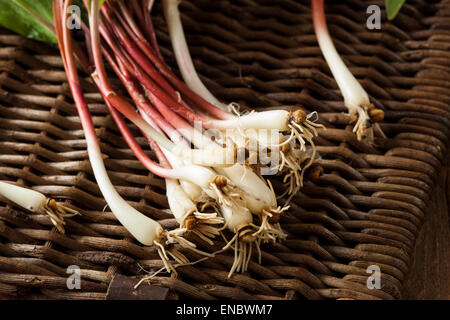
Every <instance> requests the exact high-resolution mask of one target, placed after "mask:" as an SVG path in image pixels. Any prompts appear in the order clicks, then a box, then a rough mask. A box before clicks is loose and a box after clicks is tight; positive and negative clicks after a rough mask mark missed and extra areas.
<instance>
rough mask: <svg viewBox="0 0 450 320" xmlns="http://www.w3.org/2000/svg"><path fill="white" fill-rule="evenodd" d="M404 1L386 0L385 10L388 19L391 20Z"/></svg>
mask: <svg viewBox="0 0 450 320" xmlns="http://www.w3.org/2000/svg"><path fill="white" fill-rule="evenodd" d="M404 3H405V0H386V1H385V5H386V12H387V17H388V20H392V19H394V18H395V17H396V16H397V13H398V12H399V11H400V9H401V7H402V6H403V4H404Z"/></svg>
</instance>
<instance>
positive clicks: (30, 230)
mask: <svg viewBox="0 0 450 320" xmlns="http://www.w3.org/2000/svg"><path fill="white" fill-rule="evenodd" d="M330 3H339V4H328V5H327V7H326V10H327V19H328V22H329V28H330V32H331V34H332V35H333V38H334V40H335V43H336V46H337V49H338V50H339V52H340V53H342V54H343V57H344V60H345V62H346V63H347V64H348V65H349V66H350V69H351V71H352V72H353V73H354V74H355V75H356V76H357V77H358V79H359V80H360V82H361V84H362V85H363V86H364V87H365V88H366V89H367V91H368V92H369V94H370V95H371V99H372V101H373V102H374V103H375V104H376V105H378V106H382V107H383V108H385V110H386V112H385V113H386V119H385V121H384V123H382V125H381V126H382V129H383V130H384V132H385V133H386V134H387V135H388V137H389V139H387V140H384V141H378V147H377V148H372V147H369V146H367V145H365V144H363V143H361V142H358V141H357V140H356V139H355V136H354V135H353V134H352V132H351V129H352V126H351V125H350V124H349V118H348V117H347V116H346V115H345V114H344V113H342V112H343V111H345V108H344V105H343V102H342V97H341V95H340V93H339V91H338V88H337V85H336V83H335V81H334V79H333V78H332V77H331V74H330V71H329V69H328V67H327V65H326V63H325V61H324V59H323V58H322V55H321V53H320V50H319V47H318V45H317V42H316V39H315V37H314V34H313V27H312V21H311V13H310V9H309V1H306V0H302V1H294V0H279V1H276V0H236V1H226V0H224V1H207V0H195V1H190V2H188V1H184V2H183V5H182V6H181V11H182V13H183V23H184V25H185V28H186V33H187V36H188V43H189V45H190V47H191V51H192V54H193V57H194V58H195V64H196V66H197V68H198V71H199V72H200V73H201V75H202V76H204V81H205V83H206V84H207V86H208V87H210V88H211V90H212V91H213V92H214V93H215V94H216V95H217V96H218V97H220V98H221V99H222V100H224V101H237V102H239V103H240V104H242V105H247V106H253V107H272V106H279V105H302V106H303V107H304V108H305V109H307V110H308V111H312V110H317V111H319V115H320V118H321V119H322V121H323V123H325V124H326V125H327V127H328V130H326V131H321V135H320V137H319V138H318V139H317V144H318V145H319V147H318V151H319V152H320V155H321V157H322V159H321V161H320V162H321V165H322V166H323V168H324V169H325V173H324V174H323V175H322V176H321V177H320V178H319V179H317V180H314V181H307V183H306V186H305V187H304V188H303V190H302V191H301V193H300V194H299V196H298V197H297V198H296V199H295V201H294V202H295V205H293V207H292V208H291V210H289V212H287V213H286V214H285V215H284V216H283V218H282V221H281V222H282V227H283V229H284V230H285V231H287V232H289V234H290V236H289V238H288V240H286V241H284V242H283V243H281V244H277V245H270V246H265V247H263V263H262V265H259V264H257V263H256V262H251V263H250V265H249V271H248V273H245V274H236V275H234V276H233V277H232V278H231V279H228V278H227V274H228V270H229V268H230V266H231V264H232V260H233V258H232V253H231V252H230V253H225V254H220V255H218V256H217V257H216V258H213V259H209V260H206V261H204V262H201V263H199V264H196V265H193V266H189V267H182V268H180V269H179V273H180V274H179V276H178V277H177V278H175V277H167V276H165V275H161V276H158V277H155V278H154V280H153V281H152V284H155V285H159V286H165V287H168V288H170V289H171V290H170V291H171V294H170V295H169V298H179V297H191V298H198V299H213V298H234V299H255V298H256V299H264V298H266V299H296V298H308V299H321V298H325V299H337V298H353V299H393V298H394V299H397V298H400V297H401V294H400V293H401V290H402V282H403V279H404V277H405V275H406V273H407V272H408V267H409V264H410V260H411V254H412V252H413V248H414V245H415V240H416V238H417V235H418V232H419V230H420V228H421V225H422V223H423V221H424V219H425V218H426V215H425V213H426V206H427V201H428V200H429V198H430V194H431V192H432V191H433V183H434V181H435V177H436V175H437V172H439V169H440V167H441V162H442V161H443V158H444V155H446V148H447V146H448V137H449V132H448V131H449V126H450V108H449V102H450V81H449V79H450V68H449V67H450V51H449V48H450V1H445V0H444V1H441V2H440V3H439V2H431V1H421V0H414V1H407V4H406V5H405V6H404V7H403V8H402V10H401V12H400V14H399V16H398V17H397V18H396V19H395V21H394V22H392V23H389V22H387V21H383V22H382V29H381V30H373V31H369V30H367V28H366V19H367V17H368V15H367V14H366V13H365V12H366V9H367V6H368V5H369V4H378V5H380V7H382V8H383V3H384V1H373V0H371V1H360V0H350V1H345V3H344V1H339V2H332V1H330ZM158 10H160V9H159V8H156V12H155V18H154V20H155V24H156V27H157V35H158V38H159V40H160V44H161V46H162V51H163V54H164V55H165V56H166V57H167V61H168V62H169V63H170V64H171V65H172V66H175V64H174V59H173V58H172V54H171V49H170V41H169V39H168V36H167V32H166V27H165V24H164V20H163V18H162V17H161V15H160V14H158V12H160V11H158ZM84 78H85V82H84V86H85V92H87V93H88V94H87V98H88V100H89V102H90V108H91V111H92V114H93V116H94V122H95V125H96V127H97V134H98V137H99V138H100V141H101V147H102V151H103V153H104V154H105V157H106V165H107V167H108V169H109V172H110V176H111V178H112V180H113V183H114V184H115V185H116V187H117V190H118V191H119V193H120V194H121V195H123V196H124V197H125V198H126V199H127V200H129V201H130V203H132V204H133V205H134V206H136V208H138V209H139V210H140V211H141V212H143V213H145V214H148V215H149V216H151V217H153V218H155V219H158V220H159V221H160V223H161V224H162V225H163V226H165V227H169V228H170V227H174V226H175V224H176V223H175V221H174V220H173V219H172V217H171V215H170V212H169V211H168V210H167V209H166V208H167V201H166V198H165V195H164V181H163V180H162V179H159V178H157V177H154V176H153V175H152V174H149V173H148V171H146V170H144V168H143V167H142V165H141V164H140V163H139V162H138V161H137V160H136V159H135V158H134V157H133V155H132V153H131V151H130V150H129V149H128V148H127V146H126V144H125V142H124V140H123V139H122V138H121V137H120V135H119V134H118V131H117V129H116V127H115V125H114V123H113V121H112V119H111V118H110V116H108V115H107V110H106V108H105V106H104V105H103V104H102V100H101V98H100V96H99V94H98V93H97V92H96V90H95V87H94V86H93V85H92V83H91V82H90V80H89V77H88V76H87V75H84ZM0 117H1V118H0V151H1V152H0V180H4V181H14V182H17V183H19V184H21V185H23V186H27V187H30V188H33V189H35V190H38V191H41V192H43V193H45V194H46V195H49V196H52V197H54V198H56V199H58V200H60V201H65V202H66V204H67V205H69V206H71V207H73V208H76V209H79V210H80V212H81V213H82V216H81V217H75V218H72V219H70V220H68V221H67V228H66V230H67V235H61V234H59V233H58V232H57V231H56V229H55V228H53V226H52V224H51V222H50V220H49V219H48V218H47V217H45V216H40V215H32V214H30V213H27V212H24V211H21V210H20V209H18V208H17V207H16V206H14V205H12V204H10V203H5V202H4V201H2V205H1V206H0V298H55V299H105V298H106V292H107V290H108V286H109V284H110V282H111V280H112V279H113V278H114V276H115V275H116V274H124V275H128V276H135V275H141V276H142V275H144V274H146V273H145V272H144V271H143V270H142V268H143V269H145V270H147V271H150V270H154V269H155V268H159V267H161V262H160V260H159V258H158V256H157V253H156V251H155V250H154V249H153V248H147V247H143V246H140V245H139V244H137V242H135V241H134V240H132V239H131V236H130V235H129V234H128V233H127V231H126V230H125V229H124V228H123V227H121V226H120V225H119V224H118V222H117V221H116V219H115V218H114V216H113V215H112V214H111V213H110V212H109V211H108V208H106V209H104V206H105V201H104V200H103V199H102V197H101V195H100V193H99V189H98V187H97V185H96V183H95V180H94V178H93V174H92V171H91V168H90V165H89V161H88V158H87V152H86V150H85V147H86V145H85V140H84V135H83V132H82V130H81V125H80V123H79V119H78V117H77V113H76V110H75V107H74V105H73V102H72V100H71V96H70V92H69V88H68V85H67V83H66V79H65V73H64V70H63V67H62V62H61V60H60V58H59V56H58V52H57V50H55V49H54V48H51V47H48V46H46V45H43V44H40V43H36V42H33V41H30V40H26V39H24V38H22V37H19V36H17V35H13V34H10V33H9V32H7V31H5V30H2V31H1V32H0ZM139 141H140V143H141V144H142V146H144V147H145V148H146V150H148V147H147V146H146V144H145V141H144V140H143V139H141V140H139ZM149 152H150V151H149ZM198 243H199V245H200V246H201V247H203V248H205V249H207V250H213V249H214V248H209V247H208V246H207V245H205V244H202V243H200V242H198ZM220 245H221V243H220V242H218V244H217V246H216V247H215V249H217V248H220ZM190 258H192V259H195V258H197V257H196V256H192V255H190ZM254 261H256V260H254ZM70 265H77V266H80V268H81V272H82V279H83V280H82V286H81V290H68V289H67V285H66V279H67V276H68V275H67V273H66V268H67V267H68V266H70ZM370 265H378V266H379V267H380V268H381V283H382V289H381V290H369V289H368V288H367V286H366V281H367V277H368V273H366V268H367V267H368V266H370ZM144 285H147V284H144Z"/></svg>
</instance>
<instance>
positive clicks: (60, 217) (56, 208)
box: [41, 199, 80, 234]
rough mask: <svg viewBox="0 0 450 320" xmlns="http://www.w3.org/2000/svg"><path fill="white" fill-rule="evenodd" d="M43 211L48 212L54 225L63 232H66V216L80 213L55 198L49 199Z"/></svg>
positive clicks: (69, 216)
mask: <svg viewBox="0 0 450 320" xmlns="http://www.w3.org/2000/svg"><path fill="white" fill-rule="evenodd" d="M41 211H42V213H43V214H47V215H48V216H49V217H50V220H51V221H52V223H53V225H54V226H55V227H56V229H58V231H59V232H60V233H62V234H65V230H64V226H65V225H66V222H65V221H64V218H71V217H73V216H76V215H79V214H80V213H79V212H78V211H76V210H74V209H71V208H69V207H66V206H64V205H62V204H59V203H57V202H56V201H55V200H53V199H47V201H46V203H45V205H44V206H43V207H42V209H41Z"/></svg>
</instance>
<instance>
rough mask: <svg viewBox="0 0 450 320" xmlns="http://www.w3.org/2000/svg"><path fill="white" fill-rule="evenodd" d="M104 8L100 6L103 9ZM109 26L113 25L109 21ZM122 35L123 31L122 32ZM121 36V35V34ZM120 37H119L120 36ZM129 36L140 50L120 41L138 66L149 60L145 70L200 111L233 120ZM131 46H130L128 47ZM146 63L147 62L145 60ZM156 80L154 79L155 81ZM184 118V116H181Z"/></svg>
mask: <svg viewBox="0 0 450 320" xmlns="http://www.w3.org/2000/svg"><path fill="white" fill-rule="evenodd" d="M103 7H104V6H102V9H103ZM107 11H108V10H107V8H106V7H104V10H103V11H102V12H103V13H104V14H105V15H109V13H108V12H107ZM121 22H122V27H124V28H125V29H126V25H127V23H125V22H123V21H121ZM110 24H112V25H114V24H113V23H112V22H111V21H110ZM114 26H115V29H117V31H118V32H119V33H120V31H122V30H120V28H118V27H117V26H116V25H114ZM122 33H123V31H122ZM122 35H123V34H122ZM122 35H120V36H122ZM130 36H131V37H132V38H133V41H134V42H135V43H136V44H137V45H138V47H139V48H140V49H141V50H142V51H140V50H135V49H136V48H135V46H134V45H132V44H131V42H130V40H129V39H126V38H127V37H124V38H121V39H120V40H121V41H124V44H125V45H126V47H127V50H131V49H133V54H132V56H133V58H135V59H139V61H138V62H139V64H140V65H143V63H144V62H143V60H147V59H150V61H151V62H152V63H153V65H154V66H153V65H151V63H150V65H151V66H148V64H149V63H148V62H147V63H145V69H146V70H147V67H150V68H155V67H156V69H157V70H158V71H159V72H160V73H161V74H162V75H163V76H164V77H165V78H166V79H168V81H169V82H170V83H171V84H172V85H173V86H174V87H175V88H176V89H177V90H178V91H180V92H181V94H183V95H185V96H186V98H188V99H189V100H190V101H192V102H194V103H195V104H196V105H197V106H198V107H200V108H201V109H202V110H204V111H206V112H208V113H209V114H211V115H213V116H215V117H216V118H218V119H230V118H234V117H235V116H234V115H233V114H231V113H229V112H227V111H224V110H222V109H220V108H218V107H216V106H214V105H212V104H211V103H209V102H208V101H206V100H205V99H203V98H202V97H201V96H199V95H198V94H197V93H195V92H194V91H192V90H191V89H189V88H188V87H187V86H186V85H185V84H184V82H183V81H181V80H180V79H178V77H177V76H176V75H175V74H174V73H173V72H172V71H171V70H170V69H169V68H168V67H167V65H166V64H165V63H163V62H162V61H161V60H160V59H159V58H158V57H157V56H156V55H155V53H154V51H153V49H152V48H151V47H150V45H149V44H148V42H146V41H142V39H139V38H138V37H137V36H136V35H135V34H134V33H131V34H130ZM127 41H129V42H130V43H126V42H127ZM130 44H131V46H130ZM129 53H130V54H131V52H130V51H129ZM147 61H148V60H147ZM155 80H156V79H155ZM183 117H184V116H183Z"/></svg>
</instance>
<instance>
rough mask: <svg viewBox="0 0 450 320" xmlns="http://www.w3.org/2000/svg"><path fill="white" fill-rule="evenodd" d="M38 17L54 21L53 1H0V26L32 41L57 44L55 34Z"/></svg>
mask: <svg viewBox="0 0 450 320" xmlns="http://www.w3.org/2000/svg"><path fill="white" fill-rule="evenodd" d="M29 11H31V12H32V13H33V14H35V15H36V16H38V17H40V18H41V19H42V20H44V21H45V22H48V23H50V24H51V23H52V21H53V12H52V2H51V0H0V25H1V26H3V27H5V28H7V29H9V30H12V31H14V32H16V33H18V34H21V35H23V36H26V37H28V38H31V39H35V40H39V41H44V42H51V43H56V42H57V40H56V36H55V34H54V33H53V32H52V31H51V30H49V29H48V28H47V27H46V26H45V25H44V23H42V22H41V21H39V20H38V19H36V18H35V17H34V16H33V14H31V13H30V12H29Z"/></svg>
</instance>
